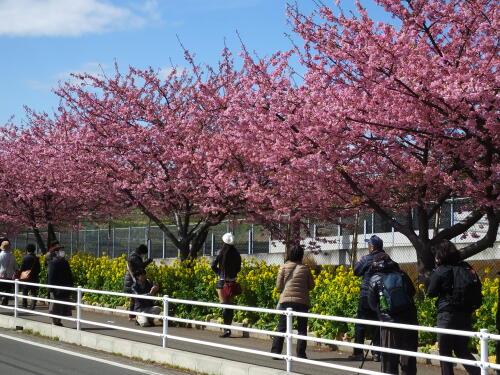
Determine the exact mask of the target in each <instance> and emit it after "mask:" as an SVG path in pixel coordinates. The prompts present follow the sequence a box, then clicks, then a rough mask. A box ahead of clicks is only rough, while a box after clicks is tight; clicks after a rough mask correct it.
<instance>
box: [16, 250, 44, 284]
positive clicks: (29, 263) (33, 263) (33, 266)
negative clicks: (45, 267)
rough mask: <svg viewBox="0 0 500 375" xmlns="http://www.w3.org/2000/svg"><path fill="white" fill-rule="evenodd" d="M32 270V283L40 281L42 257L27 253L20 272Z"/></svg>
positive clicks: (30, 279) (30, 280)
mask: <svg viewBox="0 0 500 375" xmlns="http://www.w3.org/2000/svg"><path fill="white" fill-rule="evenodd" d="M27 270H31V274H30V278H29V279H28V280H25V281H28V282H30V283H38V282H39V281H40V259H38V257H37V256H36V255H35V254H27V255H25V256H24V258H23V260H22V262H21V269H20V272H23V271H27Z"/></svg>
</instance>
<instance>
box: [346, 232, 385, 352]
mask: <svg viewBox="0 0 500 375" xmlns="http://www.w3.org/2000/svg"><path fill="white" fill-rule="evenodd" d="M365 241H366V242H367V243H368V254H367V255H365V256H364V257H363V258H361V259H360V260H359V261H358V262H357V263H356V264H355V265H354V274H355V275H356V276H361V277H363V280H362V282H361V290H360V298H359V303H358V314H357V316H356V317H357V318H358V319H369V320H378V317H377V314H376V313H375V312H374V311H373V310H372V309H371V308H370V306H369V304H368V285H369V281H370V277H371V272H370V267H371V264H372V261H373V258H374V257H376V256H377V255H378V254H385V251H384V250H383V247H384V242H383V241H382V239H381V238H380V237H378V236H375V235H373V236H371V237H370V239H368V240H365ZM367 328H368V326H366V325H364V324H356V327H355V342H356V343H358V344H363V343H364V342H365V333H366V329H367ZM369 328H370V329H371V330H372V344H373V345H375V346H379V345H380V329H379V328H378V327H374V326H371V327H369ZM372 355H373V360H374V361H375V362H379V361H380V354H379V353H378V352H374V351H372ZM348 359H349V360H351V361H361V360H362V359H363V350H362V349H358V348H354V351H353V354H352V355H351V356H349V357H348Z"/></svg>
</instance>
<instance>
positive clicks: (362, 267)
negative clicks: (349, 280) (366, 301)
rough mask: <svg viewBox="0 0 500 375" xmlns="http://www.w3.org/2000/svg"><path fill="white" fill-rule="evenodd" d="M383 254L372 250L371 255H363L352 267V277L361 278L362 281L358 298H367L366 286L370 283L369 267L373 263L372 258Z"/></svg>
mask: <svg viewBox="0 0 500 375" xmlns="http://www.w3.org/2000/svg"><path fill="white" fill-rule="evenodd" d="M381 253H385V251H384V250H373V251H372V252H371V253H369V254H367V255H365V256H364V257H363V258H361V259H360V260H358V261H357V262H356V264H355V265H354V275H356V276H362V277H363V280H362V281H361V288H360V296H361V297H367V296H368V285H369V282H370V277H371V272H370V267H371V265H372V262H373V258H375V256H376V255H377V254H381Z"/></svg>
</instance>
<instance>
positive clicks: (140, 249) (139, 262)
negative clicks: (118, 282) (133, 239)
mask: <svg viewBox="0 0 500 375" xmlns="http://www.w3.org/2000/svg"><path fill="white" fill-rule="evenodd" d="M147 255H148V247H147V246H146V245H144V244H141V245H139V246H137V248H136V249H135V250H134V252H133V253H132V254H130V257H129V259H128V262H127V270H126V271H125V278H124V280H123V291H124V293H129V294H133V293H134V292H133V290H132V285H134V282H135V278H134V274H135V273H136V272H142V271H146V267H147V266H148V265H149V264H150V263H151V262H152V261H153V259H151V258H149V259H146V260H144V258H147ZM134 308H135V298H130V303H129V308H128V309H129V311H131V312H132V311H134ZM128 320H129V321H135V320H136V319H135V315H134V314H129V316H128Z"/></svg>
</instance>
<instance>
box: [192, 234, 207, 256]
mask: <svg viewBox="0 0 500 375" xmlns="http://www.w3.org/2000/svg"><path fill="white" fill-rule="evenodd" d="M208 229H209V228H205V229H202V230H200V231H198V232H196V234H195V236H194V237H193V239H192V240H191V248H190V250H189V255H188V257H189V258H190V259H192V258H196V257H197V256H198V254H199V253H200V251H201V249H202V248H203V244H204V243H205V241H206V240H207V236H208Z"/></svg>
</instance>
